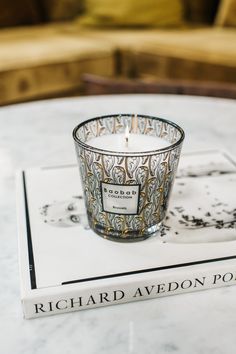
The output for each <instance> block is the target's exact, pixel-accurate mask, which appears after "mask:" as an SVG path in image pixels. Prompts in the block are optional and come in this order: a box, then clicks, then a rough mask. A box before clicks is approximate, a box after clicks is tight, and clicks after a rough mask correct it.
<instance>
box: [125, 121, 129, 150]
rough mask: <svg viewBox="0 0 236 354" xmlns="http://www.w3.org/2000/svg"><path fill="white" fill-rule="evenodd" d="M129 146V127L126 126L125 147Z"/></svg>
mask: <svg viewBox="0 0 236 354" xmlns="http://www.w3.org/2000/svg"><path fill="white" fill-rule="evenodd" d="M128 145H129V127H128V125H126V128H125V147H128Z"/></svg>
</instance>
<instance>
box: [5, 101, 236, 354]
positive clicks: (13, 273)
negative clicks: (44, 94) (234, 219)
mask: <svg viewBox="0 0 236 354" xmlns="http://www.w3.org/2000/svg"><path fill="white" fill-rule="evenodd" d="M122 112H123V113H128V112H132V113H136V112H137V113H143V114H151V115H157V116H160V117H165V118H168V119H170V120H174V121H175V122H176V123H177V124H179V125H180V126H182V127H183V128H184V129H185V132H186V140H185V143H184V151H192V150H205V149H216V148H219V149H224V150H229V151H230V152H231V154H233V155H235V156H236V139H235V138H236V102H235V101H233V100H226V99H215V98H204V97H190V96H174V95H119V96H100V97H98V96H97V97H92V96H91V97H81V98H69V99H68V98H67V99H58V100H50V101H39V102H33V103H27V104H19V105H14V106H8V107H2V108H0V196H1V197H0V218H1V219H0V240H1V252H0V284H1V291H0V304H1V315H0V352H1V353H3V354H12V353H14V354H38V353H40V354H41V353H43V354H49V353H50V354H51V353H57V354H71V353H80V354H83V353H85V354H90V353H94V354H95V353H96V354H100V353H101V354H108V353H109V354H110V353H112V354H116V353H122V354H123V353H134V354H143V353H145V354H149V353H150V354H152V353H158V354H162V353H181V354H190V353H191V354H209V353H211V354H231V353H234V352H235V343H236V339H235V328H236V286H231V287H225V288H220V289H214V290H209V291H202V292H197V293H189V294H184V295H176V296H171V297H164V298H161V299H160V298H159V299H154V300H148V301H143V302H136V303H129V304H123V305H119V306H110V307H104V308H98V309H92V310H86V311H79V312H74V313H68V314H64V315H62V314H61V315H57V316H51V317H45V318H40V319H35V320H24V319H23V314H22V309H21V303H20V290H19V274H18V255H17V226H16V211H15V171H16V170H17V169H19V168H20V169H22V168H27V167H32V166H38V165H50V164H58V163H59V164H61V163H74V162H75V161H76V159H75V153H74V145H73V141H72V136H71V132H72V129H73V127H74V126H75V125H76V124H78V122H79V121H80V120H82V119H85V118H90V117H93V116H98V115H102V114H109V113H122ZM234 192H235V191H234Z"/></svg>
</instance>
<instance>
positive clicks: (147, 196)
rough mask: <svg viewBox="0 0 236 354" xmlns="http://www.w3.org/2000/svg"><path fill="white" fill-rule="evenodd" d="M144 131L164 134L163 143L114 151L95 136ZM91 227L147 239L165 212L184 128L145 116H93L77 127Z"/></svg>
mask: <svg viewBox="0 0 236 354" xmlns="http://www.w3.org/2000/svg"><path fill="white" fill-rule="evenodd" d="M127 126H128V129H129V132H130V134H144V135H147V136H152V137H158V138H162V139H164V140H165V142H166V146H165V147H164V148H160V149H156V150H151V151H150V150H148V151H144V149H143V148H142V149H140V152H139V151H135V152H130V151H124V152H123V151H121V152H120V151H118V152H117V151H112V149H109V150H107V149H103V148H96V147H93V146H91V145H90V143H89V142H90V141H91V140H92V139H93V140H94V138H96V137H100V136H103V135H108V134H109V135H110V134H125V130H126V129H127ZM73 138H74V141H75V148H76V154H77V158H78V162H79V166H80V173H81V177H82V184H83V190H84V196H85V204H86V208H87V214H88V221H89V224H90V227H91V228H92V229H93V230H94V231H95V232H96V233H97V234H99V235H101V236H103V237H104V238H108V239H111V240H116V241H123V242H130V241H138V240H144V239H146V238H147V237H149V236H150V235H152V234H153V233H155V232H157V231H158V230H159V229H160V227H161V223H162V221H163V219H164V217H165V214H166V210H167V206H168V201H169V197H170V192H171V189H172V185H173V181H174V177H175V173H176V170H177V166H178V161H179V157H180V153H181V148H182V143H183V140H184V131H183V130H182V128H180V127H179V126H178V125H176V124H175V123H173V122H171V121H168V120H165V119H162V118H157V117H151V116H145V115H132V114H120V115H110V116H103V117H98V118H93V119H90V120H87V121H85V122H83V123H81V124H79V125H78V126H77V127H76V128H75V129H74V131H73Z"/></svg>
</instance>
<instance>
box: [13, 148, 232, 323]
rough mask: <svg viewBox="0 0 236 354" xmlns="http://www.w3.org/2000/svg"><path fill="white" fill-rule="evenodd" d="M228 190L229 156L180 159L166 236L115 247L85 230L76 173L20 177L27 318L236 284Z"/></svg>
mask: <svg viewBox="0 0 236 354" xmlns="http://www.w3.org/2000/svg"><path fill="white" fill-rule="evenodd" d="M235 187H236V165H235V163H234V161H233V160H232V158H230V157H229V156H228V155H227V154H225V153H223V152H218V151H208V152H198V153H192V154H186V155H183V156H182V158H181V160H180V164H179V168H178V175H177V177H176V180H175V184H174V188H173V191H172V195H171V198H170V204H169V209H168V214H167V217H166V219H165V221H164V227H163V230H162V231H161V232H160V233H159V234H157V235H153V236H152V237H150V238H149V239H147V240H145V241H140V242H135V243H118V242H114V241H109V240H106V239H104V238H102V237H100V236H98V235H96V234H95V233H94V232H93V231H92V230H90V229H89V227H88V223H87V217H86V211H85V207H84V201H83V195H82V187H81V183H80V175H79V169H78V167H77V166H75V165H65V166H52V167H41V168H34V169H29V170H26V171H23V172H20V173H19V174H18V176H17V209H18V230H19V233H18V234H19V260H20V275H21V297H22V305H23V311H24V315H25V318H31V317H39V316H44V315H51V314H56V313H63V312H68V311H75V310H81V309H86V308H92V307H98V306H105V305H111V304H119V303H122V302H128V301H137V300H142V299H148V298H154V297H160V296H166V295H173V294H177V293H181V292H182V293H183V292H189V291H196V290H203V289H207V288H212V287H220V286H227V285H233V284H235V283H236V205H235Z"/></svg>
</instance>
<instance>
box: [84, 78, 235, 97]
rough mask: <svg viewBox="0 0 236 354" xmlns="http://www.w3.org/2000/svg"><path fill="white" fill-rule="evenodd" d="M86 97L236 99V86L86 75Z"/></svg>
mask: <svg viewBox="0 0 236 354" xmlns="http://www.w3.org/2000/svg"><path fill="white" fill-rule="evenodd" d="M82 82H83V93H84V94H85V95H106V94H121V93H168V94H180V95H195V96H209V97H223V98H232V99H236V84H231V83H217V82H201V81H200V82H199V81H190V80H168V79H162V80H156V81H154V80H152V81H145V80H141V79H133V80H130V79H126V78H120V79H118V78H106V77H101V76H96V75H90V74H85V75H83V76H82Z"/></svg>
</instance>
